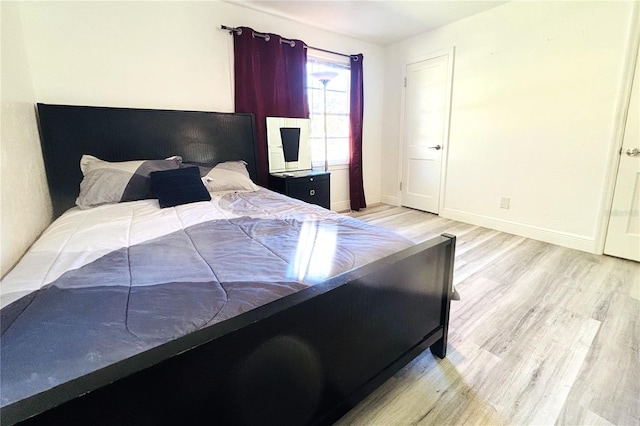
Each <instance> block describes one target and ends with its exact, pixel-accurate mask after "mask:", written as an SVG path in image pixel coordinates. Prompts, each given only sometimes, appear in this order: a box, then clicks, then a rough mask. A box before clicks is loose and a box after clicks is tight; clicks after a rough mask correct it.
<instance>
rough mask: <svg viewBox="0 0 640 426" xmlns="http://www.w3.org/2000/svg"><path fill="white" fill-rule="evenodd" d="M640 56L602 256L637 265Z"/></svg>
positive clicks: (639, 253) (639, 247)
mask: <svg viewBox="0 0 640 426" xmlns="http://www.w3.org/2000/svg"><path fill="white" fill-rule="evenodd" d="M638 86H640V55H639V57H638V59H636V70H635V73H634V77H633V86H632V88H631V99H630V102H629V112H628V114H627V123H626V125H625V130H624V138H623V140H622V141H623V142H622V152H621V153H620V155H621V157H620V165H619V167H618V176H617V178H616V186H615V192H614V194H613V205H612V207H611V212H610V216H609V227H608V228H607V238H606V241H605V246H604V252H605V254H608V255H611V256H616V257H622V258H625V259H630V260H635V261H636V262H640V122H639V121H640V106H639V105H638V103H639V102H640V87H638Z"/></svg>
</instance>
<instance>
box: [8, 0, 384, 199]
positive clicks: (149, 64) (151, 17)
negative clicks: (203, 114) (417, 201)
mask: <svg viewBox="0 0 640 426" xmlns="http://www.w3.org/2000/svg"><path fill="white" fill-rule="evenodd" d="M20 11H21V16H22V21H23V28H24V39H25V45H26V49H27V54H28V59H29V64H30V66H31V74H32V76H33V86H34V89H35V94H36V99H37V100H38V101H39V102H45V103H62V104H78V105H105V106H124V107H146V108H169V109H192V110H205V111H233V84H232V80H233V74H232V72H233V42H232V38H231V36H230V35H229V34H228V33H227V32H225V31H222V30H220V29H219V28H220V25H221V24H224V25H229V26H242V25H244V26H250V27H253V28H255V29H256V30H260V31H266V32H274V33H278V34H281V35H283V36H285V37H288V38H298V39H301V40H304V41H305V42H306V43H308V44H309V45H311V46H317V47H322V48H325V49H330V50H335V51H339V52H344V53H360V52H361V53H363V54H364V57H365V62H364V65H365V88H370V89H369V90H367V92H366V93H365V118H364V136H363V137H364V142H363V144H364V148H363V150H364V153H363V156H364V181H365V191H366V196H367V200H368V201H369V202H373V203H375V202H379V201H380V180H379V177H378V172H379V167H380V144H381V136H380V132H381V122H382V119H381V117H382V95H383V94H382V91H381V90H379V89H378V87H379V82H380V81H381V80H382V79H383V73H384V63H383V59H384V49H383V48H381V47H378V46H374V45H371V44H368V43H364V42H361V41H358V40H355V39H351V38H348V37H345V36H341V35H337V34H334V33H330V32H327V31H323V30H319V29H314V28H310V27H308V26H306V25H302V24H298V23H294V22H292V21H289V20H286V19H283V18H279V17H275V16H271V15H268V14H265V13H262V12H257V11H253V10H250V9H246V8H243V7H241V6H238V5H235V4H229V3H224V2H24V3H21V4H20ZM346 178H347V174H345V173H344V172H342V171H340V170H336V173H334V175H333V176H332V188H333V189H334V190H333V191H332V195H333V197H332V205H334V208H339V207H340V206H342V205H344V203H345V200H343V199H342V198H343V197H344V194H347V196H348V192H346V191H345V188H346V186H347V185H348V183H347V180H346Z"/></svg>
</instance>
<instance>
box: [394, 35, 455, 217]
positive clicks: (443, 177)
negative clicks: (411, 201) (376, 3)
mask: <svg viewBox="0 0 640 426" xmlns="http://www.w3.org/2000/svg"><path fill="white" fill-rule="evenodd" d="M455 50H456V48H455V46H452V47H450V48H448V49H441V50H436V51H434V52H431V53H429V54H427V55H423V56H418V57H415V58H411V59H407V60H406V61H404V62H403V63H402V76H403V81H402V96H401V99H400V135H399V142H400V144H399V147H400V149H399V155H398V176H397V181H396V182H397V185H396V197H397V200H398V204H399V205H400V206H402V190H401V189H400V184H401V183H402V184H406V182H402V175H403V172H404V170H403V163H404V142H405V140H404V134H405V128H404V125H405V107H406V104H405V102H406V91H407V88H406V86H405V84H404V82H405V81H406V78H407V67H408V66H409V65H411V64H415V63H418V62H422V61H428V60H430V59H435V58H439V57H441V56H449V60H448V70H447V72H448V78H447V104H446V107H445V120H446V125H445V135H444V141H443V148H442V162H441V169H440V196H439V197H438V198H439V199H438V216H439V215H440V213H441V212H442V209H443V208H444V199H445V191H446V183H447V164H448V158H449V141H450V133H451V105H452V100H453V99H452V98H453V71H454V64H455Z"/></svg>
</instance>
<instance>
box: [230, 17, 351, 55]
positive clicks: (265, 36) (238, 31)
mask: <svg viewBox="0 0 640 426" xmlns="http://www.w3.org/2000/svg"><path fill="white" fill-rule="evenodd" d="M220 28H221V29H223V30H226V31H229V34H231V33H236V34H238V35H240V34H242V29H241V28H235V27H228V26H226V25H220ZM253 35H254V36H255V37H260V38H263V39H265V40H266V41H269V39H270V38H271V37H270V36H269V34H266V33H259V32H257V31H254V32H253ZM280 43H286V44H288V45H289V46H291V47H293V46H295V45H296V42H295V41H293V40H288V39H286V38H283V37H280ZM304 48H305V49H312V50H317V51H319V52H325V53H331V54H333V55H339V56H344V57H345V58H353V60H354V61H357V60H358V56H357V55H347V54H346V53H340V52H334V51H333V50H327V49H321V48H319V47H313V46H307V45H305V46H304Z"/></svg>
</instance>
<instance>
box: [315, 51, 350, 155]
mask: <svg viewBox="0 0 640 426" xmlns="http://www.w3.org/2000/svg"><path fill="white" fill-rule="evenodd" d="M346 61H347V62H346V63H342V62H337V61H332V60H326V59H321V58H316V57H311V56H309V57H308V58H307V94H308V98H309V117H310V118H311V162H312V165H313V167H324V118H325V113H326V117H327V152H328V155H327V158H328V160H329V164H330V165H336V164H348V163H349V83H350V80H351V72H350V71H349V65H348V61H349V60H348V59H347V60H346ZM323 71H332V72H335V73H337V76H336V77H334V78H333V79H331V81H329V83H327V110H326V112H325V110H324V92H323V89H324V88H323V85H322V83H321V82H320V81H319V80H318V79H316V78H315V77H314V76H313V74H314V73H316V72H323Z"/></svg>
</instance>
